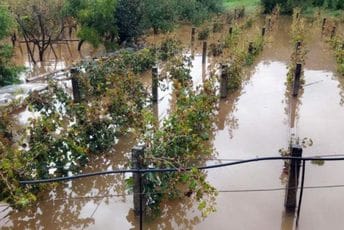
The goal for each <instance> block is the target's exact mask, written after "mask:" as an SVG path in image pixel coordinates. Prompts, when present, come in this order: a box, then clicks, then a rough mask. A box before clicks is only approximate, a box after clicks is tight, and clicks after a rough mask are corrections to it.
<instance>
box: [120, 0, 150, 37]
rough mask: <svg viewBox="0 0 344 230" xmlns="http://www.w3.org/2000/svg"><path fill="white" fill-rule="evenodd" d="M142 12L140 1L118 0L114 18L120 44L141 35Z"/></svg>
mask: <svg viewBox="0 0 344 230" xmlns="http://www.w3.org/2000/svg"><path fill="white" fill-rule="evenodd" d="M142 10H143V4H142V0H119V2H118V5H117V11H116V12H117V13H116V17H117V27H118V37H119V42H120V43H122V42H124V41H131V40H132V39H133V38H137V37H138V36H140V35H141V34H142V33H143V25H142V17H143V11H142Z"/></svg>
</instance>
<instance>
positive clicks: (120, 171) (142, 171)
mask: <svg viewBox="0 0 344 230" xmlns="http://www.w3.org/2000/svg"><path fill="white" fill-rule="evenodd" d="M332 156H333V157H321V156H318V157H289V156H285V157H257V158H252V159H246V160H239V161H233V162H228V163H221V164H214V165H208V166H195V167H189V168H145V169H117V170H109V171H102V172H93V173H84V174H77V175H73V176H66V177H56V178H49V179H38V180H22V181H20V184H21V185H33V184H45V183H54V182H62V181H70V180H76V179H81V178H87V177H94V176H105V175H111V174H123V173H124V174H125V173H139V174H145V173H172V172H180V173H182V172H187V171H190V170H192V169H194V168H197V169H198V170H210V169H216V168H223V167H230V166H234V165H240V164H248V163H253V162H260V161H280V160H284V161H286V160H298V161H344V157H343V156H342V155H338V156H337V155H332Z"/></svg>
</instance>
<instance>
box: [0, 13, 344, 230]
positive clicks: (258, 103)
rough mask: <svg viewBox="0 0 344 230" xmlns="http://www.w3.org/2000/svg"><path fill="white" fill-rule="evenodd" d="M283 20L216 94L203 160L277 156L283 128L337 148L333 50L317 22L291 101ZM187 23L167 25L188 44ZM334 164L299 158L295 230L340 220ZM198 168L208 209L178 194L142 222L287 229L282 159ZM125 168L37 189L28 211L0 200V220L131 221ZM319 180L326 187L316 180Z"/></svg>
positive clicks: (49, 224) (343, 206)
mask: <svg viewBox="0 0 344 230" xmlns="http://www.w3.org/2000/svg"><path fill="white" fill-rule="evenodd" d="M290 23H291V20H290V18H287V17H282V18H281V19H280V20H279V23H278V28H277V29H276V30H275V31H273V32H271V38H270V42H269V43H268V44H267V45H266V47H265V48H264V51H263V53H262V54H261V55H260V56H259V58H258V60H257V61H256V63H255V65H254V67H253V68H251V69H249V70H248V71H247V73H246V75H247V76H246V78H245V81H244V83H243V86H242V88H241V90H240V91H238V92H235V93H233V94H231V95H230V96H228V98H227V99H225V100H222V101H221V102H220V104H219V110H218V111H217V114H216V121H215V122H214V132H213V139H212V140H213V141H212V144H213V147H214V152H215V153H214V156H215V157H214V158H215V159H214V160H210V161H208V162H207V164H208V165H212V164H216V163H220V162H221V163H224V162H230V161H235V160H239V159H250V158H256V157H266V156H276V157H277V156H280V152H279V150H280V149H286V148H288V145H289V142H290V139H291V137H294V138H300V139H301V140H302V139H304V138H307V139H308V140H311V141H312V142H313V144H312V145H311V146H308V147H307V148H305V149H304V156H326V155H333V154H344V144H343V141H342V139H343V133H344V119H343V117H344V107H343V106H344V103H343V88H344V86H343V85H344V83H343V79H340V77H338V76H337V75H336V64H335V59H334V55H333V53H332V52H331V51H330V50H329V49H328V45H327V44H326V43H325V41H324V40H323V39H322V37H321V35H320V30H319V29H317V28H314V29H312V30H311V36H310V37H311V39H309V41H307V49H308V50H309V53H308V54H307V59H306V66H305V70H304V75H305V84H304V89H303V90H302V92H301V94H300V96H299V98H298V100H297V101H294V104H293V103H290V101H291V99H289V94H288V93H287V86H286V81H287V80H286V75H287V72H288V69H287V66H288V62H289V59H290V55H291V52H292V49H293V47H291V44H290V35H289V33H288V31H289V28H290ZM226 30H227V28H226ZM190 31H191V28H190V27H186V26H185V27H182V28H180V29H179V30H177V32H176V33H177V34H179V33H180V34H179V36H180V37H183V38H185V41H184V43H187V42H189V41H190ZM219 36H222V35H219ZM186 38H187V39H186ZM156 39H159V38H153V42H155V41H156ZM212 39H215V40H216V39H220V38H212ZM148 42H150V41H149V40H148ZM151 42H152V41H151ZM201 45H202V44H201V43H200V42H197V44H196V46H195V47H194V52H195V57H194V59H193V63H192V64H193V68H192V71H191V74H192V77H193V82H194V86H195V87H196V86H197V85H200V84H202V82H203V80H204V78H206V76H208V75H209V73H210V72H211V71H212V70H213V67H214V66H215V64H216V63H217V62H218V60H215V59H213V58H211V57H209V58H208V62H207V64H206V65H205V66H202V60H201V59H202V56H201ZM63 49H64V48H63ZM18 52H19V51H18ZM61 52H67V50H64V51H62V50H61ZM17 55H19V53H18V54H17ZM73 55H74V54H71V57H74V58H70V59H69V58H67V59H68V60H67V59H66V60H61V64H57V66H59V67H56V66H55V67H51V66H50V65H48V66H45V67H44V69H45V70H47V69H49V71H50V70H51V68H64V67H65V66H69V65H70V64H71V63H72V62H73V60H75V58H76V59H77V58H81V56H78V57H76V56H73ZM19 56H20V55H19ZM24 56H25V55H24ZM61 56H65V55H62V54H61ZM17 63H18V64H24V65H28V64H25V63H27V62H26V61H25V58H23V59H17ZM150 74H151V73H147V74H146V76H144V77H143V81H144V83H145V84H146V85H147V86H149V85H150V84H151V79H150ZM165 88H166V90H161V89H160V91H159V104H158V106H157V108H156V109H157V113H158V115H159V119H160V120H161V119H163V118H164V117H165V116H167V115H168V112H169V109H170V108H171V105H172V104H173V96H172V93H173V89H172V85H171V84H170V83H169V82H166V84H165ZM291 105H292V106H291ZM135 144H136V143H135V141H134V139H133V137H131V136H130V135H127V136H122V137H121V138H120V139H119V140H118V143H117V144H116V145H115V146H114V148H113V150H112V151H111V152H109V153H107V154H106V155H104V156H99V157H95V158H94V159H91V161H90V162H91V163H90V164H89V165H88V166H87V167H86V168H85V170H84V171H83V172H85V173H86V172H96V171H105V170H113V169H118V168H126V167H129V161H130V151H131V148H132V147H133V146H134V145H135ZM343 173H344V163H342V162H332V163H329V162H326V163H325V164H324V165H321V166H319V165H317V164H311V163H307V166H306V180H305V186H306V187H308V188H307V189H305V191H304V198H303V203H302V209H301V216H300V222H299V226H298V229H341V226H343V224H344V220H343V218H342V213H344V199H343V198H342V194H343V191H344V178H343V176H342V175H343ZM207 174H208V177H207V179H208V180H209V181H210V184H212V185H214V186H215V187H216V189H217V190H218V191H219V195H218V196H217V198H216V203H217V205H216V209H217V211H216V212H215V213H212V214H210V215H209V216H208V217H206V218H202V217H201V215H200V213H199V211H198V210H197V206H196V205H195V204H193V203H192V202H191V200H189V199H187V198H185V199H183V200H177V201H173V202H168V203H164V206H163V208H162V215H161V216H160V217H158V218H157V219H155V220H152V221H146V222H145V223H144V229H214V228H215V229H282V230H291V229H296V227H295V220H294V216H293V215H290V214H287V213H285V211H284V210H285V209H284V196H285V190H284V188H285V183H286V177H285V173H284V162H282V161H275V162H259V163H252V164H247V165H238V166H233V167H227V168H221V169H213V170H208V171H207ZM129 176H130V175H116V176H106V177H97V178H87V179H79V180H75V181H72V182H66V183H62V184H59V185H57V186H56V187H54V188H52V189H48V191H46V192H44V193H42V194H41V195H40V196H39V199H38V202H37V203H36V204H35V206H34V207H31V208H29V209H27V210H22V211H14V210H11V209H10V208H5V206H4V207H3V206H0V210H3V211H0V226H1V228H2V229H49V230H50V229H138V225H139V222H138V218H137V217H135V215H134V212H133V209H132V208H133V205H132V200H133V197H132V195H130V194H128V193H127V190H126V188H125V182H124V180H125V179H126V178H127V177H129ZM333 185H342V187H339V186H337V187H332V186H333ZM318 186H328V187H326V188H315V187H318Z"/></svg>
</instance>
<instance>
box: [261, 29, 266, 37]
mask: <svg viewBox="0 0 344 230" xmlns="http://www.w3.org/2000/svg"><path fill="white" fill-rule="evenodd" d="M265 32H266V28H265V27H263V28H262V37H264V36H265Z"/></svg>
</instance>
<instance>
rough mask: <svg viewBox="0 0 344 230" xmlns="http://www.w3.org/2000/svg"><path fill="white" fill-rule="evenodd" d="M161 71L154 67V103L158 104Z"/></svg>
mask: <svg viewBox="0 0 344 230" xmlns="http://www.w3.org/2000/svg"><path fill="white" fill-rule="evenodd" d="M158 71H159V69H158V66H157V65H155V66H153V67H152V101H153V102H154V103H157V102H158V96H159V95H158V86H159V72H158Z"/></svg>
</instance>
